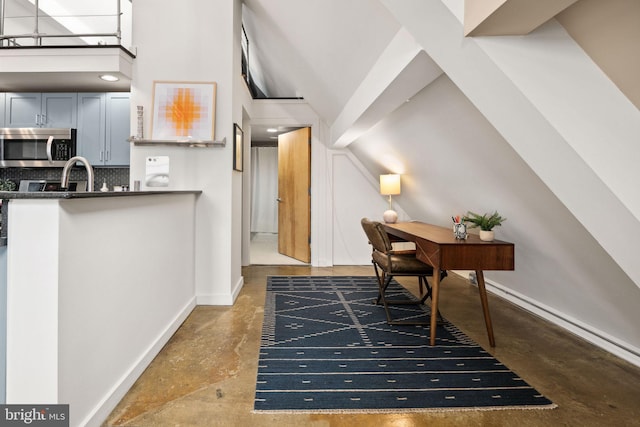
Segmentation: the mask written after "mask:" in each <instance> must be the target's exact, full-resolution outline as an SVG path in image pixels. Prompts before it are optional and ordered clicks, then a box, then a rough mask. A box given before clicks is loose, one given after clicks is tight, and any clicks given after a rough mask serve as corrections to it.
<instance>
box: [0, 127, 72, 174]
mask: <svg viewBox="0 0 640 427" xmlns="http://www.w3.org/2000/svg"><path fill="white" fill-rule="evenodd" d="M75 155H76V130H75V129H60V128H0V167H62V166H64V164H65V163H66V162H67V160H69V159H70V158H72V157H73V156H75Z"/></svg>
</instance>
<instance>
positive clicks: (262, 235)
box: [249, 126, 310, 265]
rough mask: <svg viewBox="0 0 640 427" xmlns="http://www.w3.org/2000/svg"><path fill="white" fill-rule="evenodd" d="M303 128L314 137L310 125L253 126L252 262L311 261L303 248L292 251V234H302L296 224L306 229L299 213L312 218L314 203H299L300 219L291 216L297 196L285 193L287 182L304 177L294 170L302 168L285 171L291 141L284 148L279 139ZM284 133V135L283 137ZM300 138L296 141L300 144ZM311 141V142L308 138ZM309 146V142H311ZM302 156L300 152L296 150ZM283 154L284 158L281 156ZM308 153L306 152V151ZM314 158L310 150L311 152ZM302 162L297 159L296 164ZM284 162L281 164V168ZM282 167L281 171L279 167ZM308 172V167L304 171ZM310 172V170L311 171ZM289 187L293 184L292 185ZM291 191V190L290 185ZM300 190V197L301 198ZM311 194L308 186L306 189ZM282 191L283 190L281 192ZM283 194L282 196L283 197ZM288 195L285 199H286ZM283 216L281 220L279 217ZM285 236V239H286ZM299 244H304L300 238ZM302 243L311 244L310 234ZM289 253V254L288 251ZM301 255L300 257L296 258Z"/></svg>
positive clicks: (272, 263) (254, 263) (296, 210)
mask: <svg viewBox="0 0 640 427" xmlns="http://www.w3.org/2000/svg"><path fill="white" fill-rule="evenodd" d="M301 129H306V132H307V134H308V135H309V137H308V138H309V141H310V128H296V127H284V126H273V127H267V126H262V127H256V126H252V128H251V135H252V136H251V180H252V183H251V220H250V232H251V233H250V246H249V253H250V256H249V263H250V264H253V265H308V263H309V260H310V258H306V259H305V257H301V256H299V252H298V251H297V250H296V251H293V253H292V251H291V246H290V245H291V244H293V243H290V242H289V240H287V239H290V238H291V236H292V235H293V236H300V235H301V231H300V230H293V231H292V228H291V227H290V225H293V226H295V227H297V228H298V229H300V227H302V229H303V230H304V227H305V225H304V221H301V220H300V218H299V215H300V214H301V210H302V211H304V210H307V211H309V212H307V213H304V212H302V217H303V218H304V216H305V215H307V216H308V217H309V218H310V204H308V206H302V208H301V207H300V206H296V207H295V209H294V210H295V215H296V217H298V218H297V219H295V218H291V217H289V216H287V215H291V212H289V213H286V208H287V207H288V208H291V206H292V203H293V200H292V199H293V198H292V197H291V194H288V193H283V184H290V183H292V182H300V177H299V176H298V177H297V178H294V177H293V175H292V174H293V173H298V174H300V173H301V172H300V170H297V171H291V170H286V172H284V173H285V175H283V168H282V166H283V165H285V164H286V163H288V162H286V161H283V155H284V158H285V159H286V158H288V157H289V155H288V154H286V155H285V154H284V153H288V152H289V150H290V148H291V147H290V143H289V144H287V143H281V145H280V148H279V145H278V139H279V138H280V140H281V141H285V142H286V141H290V138H291V137H292V136H293V135H296V134H299V133H300V131H301ZM280 135H282V137H280ZM297 144H298V142H296V146H297ZM307 145H308V142H307ZM307 148H308V146H307ZM296 155H297V156H300V154H299V153H298V154H296ZM279 156H280V161H279V160H278V157H279ZM303 156H304V154H303ZM309 160H310V154H309ZM300 163H301V162H300V161H299V160H296V161H295V164H296V165H299V164H300ZM279 165H280V168H279ZM279 169H280V171H279ZM309 172H310V161H309V162H308V169H307V171H306V173H307V174H309ZM302 174H303V175H304V174H305V171H304V170H303V171H302ZM309 176H310V174H309ZM285 187H289V186H288V185H287V186H285ZM287 191H290V190H289V189H287ZM297 191H298V196H297V197H296V198H297V199H299V198H300V195H299V193H300V191H299V190H297ZM305 192H306V194H307V195H308V190H305ZM281 193H282V194H281ZM281 196H282V197H281ZM283 199H285V200H283ZM283 213H284V214H285V225H283V219H282V216H283ZM279 216H280V220H279V219H278V217H279ZM283 239H285V241H286V242H285V243H283ZM297 240H298V242H297V243H295V244H296V245H299V244H301V242H300V239H297ZM302 244H307V245H309V240H308V237H305V239H304V242H303V243H302ZM285 254H287V255H289V256H287V255H285ZM296 258H298V259H296Z"/></svg>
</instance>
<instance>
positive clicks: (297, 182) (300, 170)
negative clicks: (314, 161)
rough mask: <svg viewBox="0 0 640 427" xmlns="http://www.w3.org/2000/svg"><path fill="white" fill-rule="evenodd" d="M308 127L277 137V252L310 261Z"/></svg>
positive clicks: (309, 152)
mask: <svg viewBox="0 0 640 427" xmlns="http://www.w3.org/2000/svg"><path fill="white" fill-rule="evenodd" d="M310 243H311V128H303V129H298V130H294V131H292V132H287V133H284V134H282V135H280V136H279V137H278V252H280V253H281V254H283V255H286V256H289V257H292V258H295V259H297V260H299V261H302V262H311V244H310Z"/></svg>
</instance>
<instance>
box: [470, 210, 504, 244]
mask: <svg viewBox="0 0 640 427" xmlns="http://www.w3.org/2000/svg"><path fill="white" fill-rule="evenodd" d="M462 220H463V221H466V222H470V223H471V225H470V226H469V227H471V228H473V227H480V240H484V241H486V242H491V241H493V239H494V233H493V227H497V226H499V225H502V223H503V222H504V221H506V220H507V218H503V217H501V216H500V215H499V214H498V212H497V211H495V212H494V213H492V214H491V215H489V214H486V213H485V214H483V215H478V214H477V213H475V212H471V211H469V212H467V215H465V217H464V218H462Z"/></svg>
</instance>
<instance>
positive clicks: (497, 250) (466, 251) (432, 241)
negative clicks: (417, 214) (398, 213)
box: [384, 222, 514, 347]
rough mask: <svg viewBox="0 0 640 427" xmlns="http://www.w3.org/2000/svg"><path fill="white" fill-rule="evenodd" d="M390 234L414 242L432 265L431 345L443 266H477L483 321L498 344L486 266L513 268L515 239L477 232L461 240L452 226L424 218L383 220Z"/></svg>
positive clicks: (464, 267) (490, 337) (423, 257)
mask: <svg viewBox="0 0 640 427" xmlns="http://www.w3.org/2000/svg"><path fill="white" fill-rule="evenodd" d="M384 226H385V229H386V231H387V233H388V234H390V235H392V236H396V237H399V238H401V239H403V240H407V241H410V242H415V244H416V257H417V258H418V259H419V260H420V261H422V262H425V263H427V264H429V265H431V266H433V269H434V274H433V283H432V285H431V288H432V292H433V293H432V295H431V337H430V343H431V345H435V343H436V322H437V313H438V295H439V291H440V275H439V274H436V272H438V271H440V270H475V272H476V277H477V279H478V289H479V290H480V302H481V303H482V311H483V313H484V321H485V324H486V326H487V333H488V335H489V344H491V347H495V345H496V344H495V338H494V336H493V325H492V324H491V315H490V314H489V301H488V300H487V291H486V288H485V284H484V275H483V273H482V271H483V270H513V269H514V245H513V243H508V242H503V241H500V240H494V241H493V242H483V241H482V240H480V238H479V237H478V236H477V235H475V234H470V235H469V237H468V238H467V239H466V240H458V239H456V238H455V237H454V236H453V230H452V228H445V227H438V226H436V225H430V224H425V223H423V222H400V223H397V224H384Z"/></svg>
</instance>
